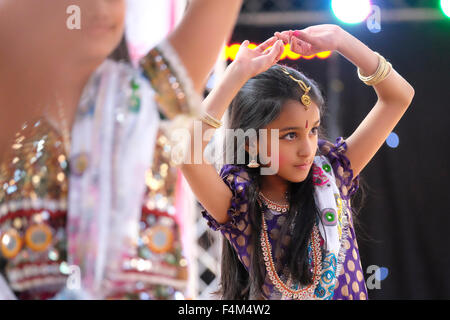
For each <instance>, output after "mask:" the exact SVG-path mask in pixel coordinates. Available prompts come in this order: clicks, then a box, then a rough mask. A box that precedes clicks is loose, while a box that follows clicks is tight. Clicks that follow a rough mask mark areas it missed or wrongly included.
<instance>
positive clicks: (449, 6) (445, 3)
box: [441, 0, 450, 18]
mask: <svg viewBox="0 0 450 320" xmlns="http://www.w3.org/2000/svg"><path fill="white" fill-rule="evenodd" d="M441 10H442V12H443V13H444V14H445V15H446V16H447V18H450V0H441Z"/></svg>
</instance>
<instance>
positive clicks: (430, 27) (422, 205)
mask: <svg viewBox="0 0 450 320" xmlns="http://www.w3.org/2000/svg"><path fill="white" fill-rule="evenodd" d="M330 3H331V1H325V0H319V1H317V0H316V1H297V0H272V1H262V0H247V1H244V6H243V8H242V12H241V15H240V17H239V21H238V24H237V26H236V28H235V30H234V33H233V35H232V39H231V41H230V43H240V42H242V41H243V40H245V39H248V40H250V41H251V42H254V43H261V42H262V41H264V40H265V39H267V38H269V37H270V36H272V35H273V33H274V32H275V31H282V30H287V29H301V28H305V27H307V26H309V25H314V24H322V23H333V24H339V25H340V26H341V27H342V28H344V29H345V30H347V31H348V32H350V33H351V34H353V35H354V36H355V37H357V38H358V39H360V40H361V41H362V42H364V43H365V44H367V45H368V46H369V47H370V48H371V49H373V50H374V51H377V52H379V53H380V54H382V55H383V56H384V57H386V58H387V59H388V60H389V61H390V62H391V63H392V65H393V67H394V68H395V69H396V70H397V72H399V73H400V74H401V75H402V76H403V77H404V78H405V79H407V80H408V81H409V82H410V83H411V84H412V85H413V87H414V88H415V92H416V95H415V97H414V100H413V103H412V105H411V106H410V108H409V109H408V110H407V112H406V113H405V115H404V116H403V118H402V119H401V121H400V122H399V123H398V125H397V126H396V128H395V129H394V133H395V135H393V136H392V137H391V138H392V140H390V141H389V144H388V143H385V144H384V145H383V146H382V148H381V149H380V150H379V151H378V153H377V154H376V155H375V157H374V158H373V159H372V161H371V162H370V163H369V165H368V166H367V167H366V168H365V169H364V171H363V172H362V174H361V177H362V179H363V182H364V185H365V188H364V190H365V193H366V200H365V203H364V205H363V207H362V209H361V211H360V212H359V214H358V218H357V220H358V224H357V236H358V242H359V248H360V253H361V259H362V265H363V270H364V271H366V270H367V268H368V267H369V266H371V265H375V266H378V267H379V268H380V270H379V271H377V272H375V274H374V273H373V272H371V271H369V272H366V273H365V278H366V281H367V280H368V279H369V278H370V277H371V275H374V276H376V278H377V279H378V280H381V282H380V286H379V288H373V289H369V298H370V299H449V298H450V274H447V273H446V272H447V270H450V250H449V243H450V232H449V229H448V228H449V226H450V202H449V198H450V192H449V191H450V188H449V185H448V183H449V182H448V180H449V178H450V176H449V170H450V168H449V167H450V166H449V153H450V152H449V149H448V147H449V143H448V139H449V138H450V125H449V119H450V106H449V103H448V100H449V98H450V81H449V77H450V76H449V72H450V59H449V56H450V19H449V18H448V17H446V16H445V15H444V14H443V12H442V11H441V9H440V2H439V1H406V0H404V1H372V4H373V5H377V6H379V7H380V8H381V16H380V17H381V20H380V26H381V30H380V31H379V32H376V33H374V32H371V31H370V30H369V29H368V26H367V24H366V22H365V21H363V22H361V23H357V24H352V25H350V24H345V23H343V22H341V21H340V20H338V19H337V17H336V16H335V15H334V14H333V12H332V9H331V6H330ZM280 63H281V64H287V65H289V66H292V67H295V68H297V69H299V70H301V71H303V72H305V73H306V74H307V75H309V76H310V77H312V78H313V79H315V80H316V81H318V82H319V84H321V86H322V90H323V92H324V94H325V96H326V98H327V101H328V103H327V108H328V110H327V113H328V116H327V118H326V121H325V123H326V127H327V131H328V138H329V139H330V140H332V141H334V139H335V138H336V137H338V136H344V137H348V136H349V135H351V133H352V132H353V131H354V130H355V129H356V128H357V126H358V125H359V123H360V122H361V121H362V120H363V119H364V117H365V116H366V115H367V114H368V113H369V111H370V110H371V108H372V107H373V105H374V104H375V102H376V95H375V92H374V91H373V89H372V88H371V87H367V86H366V85H364V84H363V83H362V82H361V81H360V80H359V79H358V76H357V74H356V68H355V67H354V66H353V65H352V64H351V63H349V62H348V61H347V60H345V59H344V58H343V57H342V56H340V55H338V54H337V53H334V54H333V55H332V56H330V57H329V58H327V59H318V58H313V59H310V60H306V59H303V58H300V59H298V60H290V59H284V60H282V61H281V62H280ZM396 139H397V141H396ZM396 144H398V145H397V146H396ZM389 145H391V146H389ZM357 197H359V199H360V198H361V195H359V196H357ZM359 199H355V203H358V202H359V201H358V200H359ZM372 279H373V276H372ZM367 282H369V281H367Z"/></svg>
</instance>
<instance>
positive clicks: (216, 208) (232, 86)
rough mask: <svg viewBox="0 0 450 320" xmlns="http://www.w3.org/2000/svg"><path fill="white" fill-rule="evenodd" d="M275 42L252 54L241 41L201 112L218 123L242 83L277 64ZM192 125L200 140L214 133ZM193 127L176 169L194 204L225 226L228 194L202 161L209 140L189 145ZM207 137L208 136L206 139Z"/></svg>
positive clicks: (278, 51)
mask: <svg viewBox="0 0 450 320" xmlns="http://www.w3.org/2000/svg"><path fill="white" fill-rule="evenodd" d="M276 40H277V39H276V38H275V37H273V38H270V39H269V40H267V41H266V42H264V43H263V44H261V45H260V46H258V47H257V48H255V49H254V50H251V49H249V48H248V47H247V46H248V45H249V42H248V41H247V40H246V41H244V42H243V43H242V45H241V48H240V49H239V52H238V53H237V55H236V59H235V60H234V61H233V63H231V64H230V65H229V66H228V68H227V69H226V71H225V74H224V76H223V78H222V79H221V81H220V82H219V84H218V85H217V86H216V87H215V88H214V89H213V90H212V91H211V93H210V94H209V95H208V97H207V98H206V99H205V100H204V102H203V108H202V109H203V110H205V111H206V112H207V113H208V114H209V115H210V116H212V117H214V118H215V119H221V118H222V116H223V114H224V113H225V110H226V109H227V107H228V106H229V104H230V103H231V101H232V99H233V98H234V96H235V95H236V94H237V93H238V91H239V90H240V88H241V87H242V86H243V85H244V84H245V82H246V81H247V80H248V79H250V78H251V77H253V76H255V75H256V74H258V73H260V72H263V71H265V70H267V69H268V68H269V67H271V66H272V65H273V64H274V63H276V62H277V61H278V60H279V58H280V56H281V54H282V53H283V49H284V47H283V43H282V42H281V41H277V42H276ZM274 43H275V44H274ZM271 45H273V46H272V48H271V49H268V50H267V51H266V52H264V50H265V49H266V48H268V47H269V46H271ZM196 124H197V125H199V126H201V137H203V136H204V133H205V131H206V130H208V129H209V130H211V129H214V127H213V126H211V125H209V124H206V123H204V122H202V121H198V122H197V123H196ZM196 124H194V123H193V124H192V126H191V129H190V136H191V140H190V142H189V146H188V147H189V150H190V153H188V156H186V158H185V159H184V162H183V163H182V164H181V165H180V169H181V171H182V172H183V175H184V176H185V178H186V180H187V181H188V183H189V185H190V187H191V189H192V191H193V192H194V194H195V196H196V197H197V199H198V201H199V202H200V203H201V204H202V205H203V207H204V208H205V209H206V210H207V211H208V212H209V213H210V214H211V215H212V216H213V217H214V219H216V220H217V222H219V223H225V222H227V221H228V220H229V217H228V215H227V210H228V209H229V207H230V202H231V197H232V192H231V190H230V189H229V188H228V187H227V185H226V184H225V183H224V182H223V180H222V179H221V177H220V176H219V174H218V173H217V172H216V169H215V167H214V166H213V165H212V164H209V163H208V162H207V161H206V160H205V159H204V158H203V152H204V150H205V147H206V146H207V144H208V142H209V140H206V141H204V140H203V139H202V141H201V142H200V141H198V142H197V143H195V142H194V141H192V140H193V139H194V137H195V136H194V125H196ZM211 136H212V135H211ZM211 136H209V139H210V138H211ZM196 145H200V146H201V148H198V150H196V149H195V146H196ZM196 154H197V157H199V158H201V163H200V164H194V160H195V155H196Z"/></svg>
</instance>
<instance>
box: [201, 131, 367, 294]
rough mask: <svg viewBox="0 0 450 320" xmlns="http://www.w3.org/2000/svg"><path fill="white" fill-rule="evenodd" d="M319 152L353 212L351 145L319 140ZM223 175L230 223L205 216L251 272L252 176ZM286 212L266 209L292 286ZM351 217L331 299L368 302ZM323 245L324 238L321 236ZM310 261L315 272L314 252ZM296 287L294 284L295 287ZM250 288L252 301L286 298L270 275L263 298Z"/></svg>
mask: <svg viewBox="0 0 450 320" xmlns="http://www.w3.org/2000/svg"><path fill="white" fill-rule="evenodd" d="M318 146H319V153H320V154H321V156H324V157H327V158H328V160H329V162H330V163H331V166H332V169H333V172H334V175H335V178H336V185H337V187H338V189H339V192H340V196H341V198H342V205H343V206H345V207H346V208H347V209H348V210H346V212H351V209H350V197H351V196H352V195H353V194H354V193H355V192H356V190H357V189H358V186H359V176H357V177H355V178H353V171H352V169H351V166H350V161H349V160H348V158H347V157H346V156H345V155H344V154H345V152H346V150H347V145H346V143H345V141H344V139H343V138H342V137H340V138H338V139H337V140H336V144H333V143H331V142H329V141H326V140H319V143H318ZM220 176H221V178H222V179H223V181H224V182H225V184H226V185H227V186H228V187H229V188H230V190H231V191H232V194H233V196H232V199H231V204H230V208H229V209H228V215H229V216H230V218H231V219H230V220H229V221H228V222H227V223H225V224H220V223H218V222H217V221H216V220H215V219H214V218H213V217H212V216H211V215H210V214H209V213H208V212H207V211H206V210H205V209H203V210H202V215H203V217H204V218H205V219H207V222H208V225H209V226H210V227H211V228H212V229H213V230H219V231H220V232H221V233H222V234H223V236H224V237H225V238H226V239H227V240H228V241H229V242H230V243H231V244H232V246H233V248H234V249H235V250H236V253H237V254H238V257H239V259H240V261H241V262H242V264H243V265H244V267H245V268H246V269H247V271H248V270H249V268H251V263H250V261H251V254H252V251H253V246H252V245H251V244H250V235H251V232H252V230H251V225H250V223H249V214H248V198H247V189H248V186H249V184H250V179H249V176H248V173H247V172H246V171H245V169H244V168H242V167H238V166H235V165H224V166H223V168H222V169H221V171H220ZM285 215H286V213H280V212H277V211H274V210H270V209H267V208H266V209H265V211H264V218H265V220H266V223H267V232H268V236H269V242H270V244H271V247H272V248H273V250H275V248H277V247H278V246H279V250H276V251H275V252H273V251H272V257H273V261H274V265H275V269H276V271H277V274H278V276H279V277H280V279H281V280H282V281H283V282H284V283H287V284H289V281H290V280H289V276H288V275H289V272H288V270H287V268H286V267H285V266H286V259H285V251H286V250H287V248H288V247H289V244H290V240H291V236H290V234H287V235H285V236H284V237H283V238H282V239H280V231H281V227H282V226H283V224H284V223H285V221H286V216H285ZM347 218H348V222H349V225H348V236H347V238H346V239H344V240H343V241H344V242H343V246H344V248H345V253H344V255H345V256H344V257H343V259H342V267H341V268H340V272H339V274H336V278H337V280H336V282H335V285H334V292H333V293H332V294H331V295H329V297H328V299H333V300H365V299H367V288H366V285H365V281H364V275H363V270H362V267H361V261H360V256H359V250H358V244H357V241H356V236H355V230H354V226H353V219H352V217H351V214H349V216H348V217H347ZM320 242H321V245H323V242H324V241H323V239H322V237H320ZM309 251H310V253H309V258H310V259H309V261H310V264H311V269H312V268H313V266H314V263H313V256H312V250H309ZM291 285H292V284H291ZM252 291H254V290H252V289H250V299H271V300H279V299H286V297H285V296H283V295H282V294H281V293H280V292H279V291H278V290H277V289H276V288H275V287H274V285H273V284H272V281H271V280H270V278H269V276H268V275H267V274H266V278H265V281H264V285H263V287H262V288H261V293H262V296H255V295H252Z"/></svg>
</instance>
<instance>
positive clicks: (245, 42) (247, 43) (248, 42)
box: [241, 40, 250, 48]
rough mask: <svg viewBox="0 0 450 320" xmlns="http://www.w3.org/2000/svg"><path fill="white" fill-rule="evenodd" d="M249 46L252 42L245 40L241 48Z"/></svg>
mask: <svg viewBox="0 0 450 320" xmlns="http://www.w3.org/2000/svg"><path fill="white" fill-rule="evenodd" d="M249 44H250V41H248V40H244V41H243V42H242V43H241V47H243V48H247V47H248V45H249Z"/></svg>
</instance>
